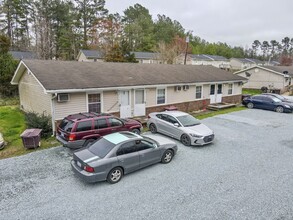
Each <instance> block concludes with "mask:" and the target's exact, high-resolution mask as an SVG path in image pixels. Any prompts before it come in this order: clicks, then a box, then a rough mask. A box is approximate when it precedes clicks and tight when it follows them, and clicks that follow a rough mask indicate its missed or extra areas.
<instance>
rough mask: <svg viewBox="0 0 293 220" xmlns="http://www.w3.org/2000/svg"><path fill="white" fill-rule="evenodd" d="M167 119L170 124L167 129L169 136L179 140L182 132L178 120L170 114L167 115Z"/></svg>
mask: <svg viewBox="0 0 293 220" xmlns="http://www.w3.org/2000/svg"><path fill="white" fill-rule="evenodd" d="M167 120H168V122H169V123H170V126H169V127H168V131H169V133H170V136H171V137H173V138H175V139H178V140H179V139H180V137H181V135H182V133H183V132H182V131H181V129H180V123H179V122H178V120H177V119H176V118H175V117H173V116H171V115H168V116H167Z"/></svg>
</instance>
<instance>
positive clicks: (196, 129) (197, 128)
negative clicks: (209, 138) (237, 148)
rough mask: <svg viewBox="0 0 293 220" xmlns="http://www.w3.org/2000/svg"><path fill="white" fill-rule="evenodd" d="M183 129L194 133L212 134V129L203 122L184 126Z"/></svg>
mask: <svg viewBox="0 0 293 220" xmlns="http://www.w3.org/2000/svg"><path fill="white" fill-rule="evenodd" d="M183 130H184V132H186V133H193V134H194V133H195V134H199V135H203V136H206V135H211V134H213V131H212V130H211V129H210V128H208V127H207V126H206V125H204V124H199V125H194V126H191V127H184V128H183Z"/></svg>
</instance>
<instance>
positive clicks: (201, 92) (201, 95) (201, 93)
mask: <svg viewBox="0 0 293 220" xmlns="http://www.w3.org/2000/svg"><path fill="white" fill-rule="evenodd" d="M200 86H201V91H200V98H196V88H197V87H200ZM202 97H203V85H196V86H195V100H200V99H202Z"/></svg>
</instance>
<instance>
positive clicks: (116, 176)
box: [107, 167, 123, 184]
mask: <svg viewBox="0 0 293 220" xmlns="http://www.w3.org/2000/svg"><path fill="white" fill-rule="evenodd" d="M122 177H123V170H122V168H121V167H115V168H113V169H112V170H111V171H110V172H109V173H108V176H107V181H108V182H109V183H111V184H115V183H118V182H119V181H120V180H121V179H122Z"/></svg>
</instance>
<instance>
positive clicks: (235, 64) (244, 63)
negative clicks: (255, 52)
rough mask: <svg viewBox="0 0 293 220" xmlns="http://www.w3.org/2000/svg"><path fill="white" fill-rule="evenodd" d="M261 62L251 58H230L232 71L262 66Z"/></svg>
mask: <svg viewBox="0 0 293 220" xmlns="http://www.w3.org/2000/svg"><path fill="white" fill-rule="evenodd" d="M262 65H264V62H263V61H260V60H257V59H252V58H231V59H230V66H231V69H233V70H242V69H246V68H249V67H253V66H262Z"/></svg>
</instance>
